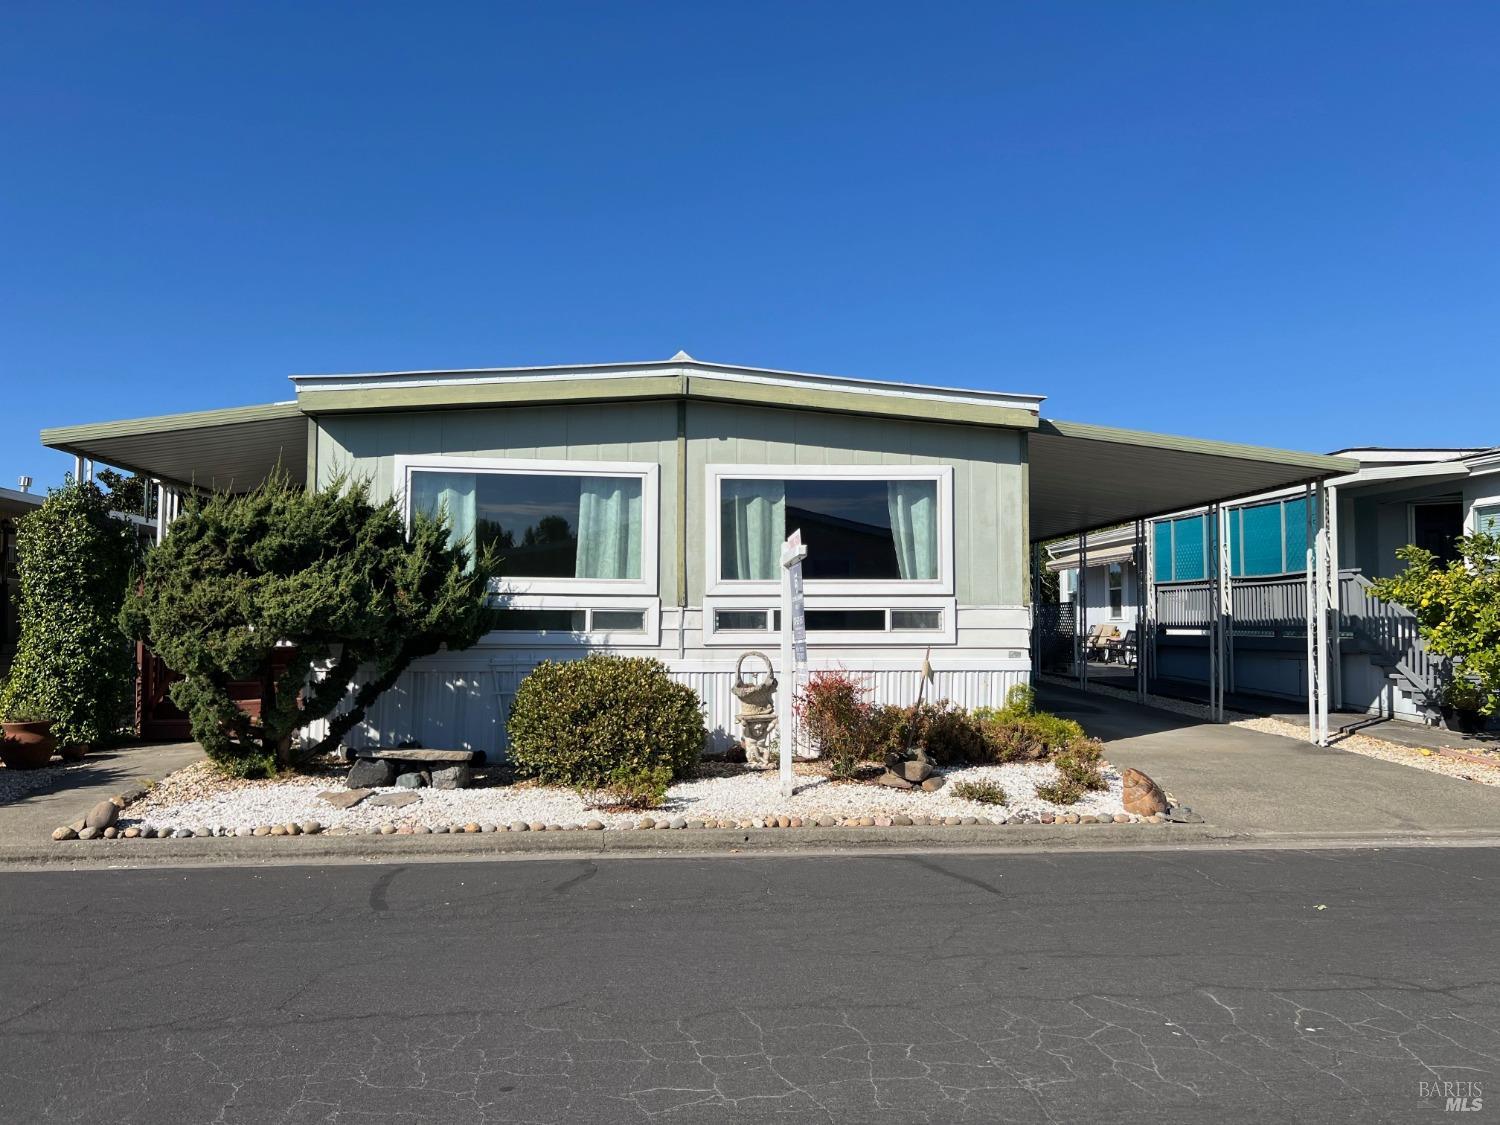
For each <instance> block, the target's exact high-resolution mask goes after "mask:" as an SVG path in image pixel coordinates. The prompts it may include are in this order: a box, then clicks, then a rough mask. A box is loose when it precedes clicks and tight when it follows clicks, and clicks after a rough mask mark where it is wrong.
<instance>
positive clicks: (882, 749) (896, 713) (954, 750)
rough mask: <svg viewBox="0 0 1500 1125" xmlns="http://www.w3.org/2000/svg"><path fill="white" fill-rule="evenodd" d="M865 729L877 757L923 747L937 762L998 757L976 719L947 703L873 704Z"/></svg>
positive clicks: (973, 760)
mask: <svg viewBox="0 0 1500 1125" xmlns="http://www.w3.org/2000/svg"><path fill="white" fill-rule="evenodd" d="M867 729H868V731H869V736H868V740H867V741H868V742H869V744H870V747H871V750H872V751H873V753H874V755H875V756H876V757H884V756H887V755H890V754H898V755H899V754H902V753H904V752H905V751H906V750H907V748H908V747H922V748H923V749H925V750H926V751H927V755H928V757H930V758H931V759H932V760H933V761H934V762H936V763H937V764H938V765H953V764H956V763H959V762H976V763H984V762H992V761H996V760H997V759H996V758H995V754H994V749H993V747H992V746H991V745H990V744H989V740H988V739H987V737H986V735H985V731H984V726H983V724H982V723H981V722H980V721H979V720H978V718H976V716H975V715H974V714H973V713H971V712H968V711H964V710H961V709H960V708H958V707H955V706H953V704H951V703H947V702H944V703H923V704H921V705H919V706H916V707H894V706H883V707H874V708H872V709H871V713H870V716H869V722H868V727H867Z"/></svg>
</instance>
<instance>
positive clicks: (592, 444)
mask: <svg viewBox="0 0 1500 1125" xmlns="http://www.w3.org/2000/svg"><path fill="white" fill-rule="evenodd" d="M318 423H319V430H320V433H319V439H318V443H317V452H318V476H317V480H318V484H319V486H320V487H321V486H322V485H325V484H327V483H328V481H329V480H330V479H331V478H332V477H333V476H334V474H336V473H341V472H342V473H345V474H347V475H350V476H357V477H366V478H369V479H370V480H372V481H373V482H374V491H375V495H376V496H378V497H385V496H389V495H390V494H391V490H392V487H393V482H394V465H393V462H394V458H395V457H396V455H398V454H426V453H442V454H449V455H451V456H456V457H495V458H520V459H536V460H554V461H632V462H639V463H642V464H648V465H660V466H661V479H660V484H661V497H660V502H661V524H660V531H661V541H662V544H663V549H662V552H661V572H660V583H661V585H660V593H661V594H662V596H663V597H665V598H668V599H672V597H673V594H674V592H675V591H676V589H677V564H676V550H675V543H676V538H677V522H676V520H677V505H676V503H675V500H674V498H675V497H676V495H677V457H676V448H677V410H676V406H675V404H674V403H672V402H668V401H658V402H627V403H612V404H610V405H608V406H596V405H590V406H533V407H507V408H501V409H484V410H431V411H423V412H417V413H410V414H405V413H385V414H345V415H335V416H324V417H320V418H319V419H318Z"/></svg>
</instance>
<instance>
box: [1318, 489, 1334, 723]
mask: <svg viewBox="0 0 1500 1125" xmlns="http://www.w3.org/2000/svg"><path fill="white" fill-rule="evenodd" d="M1329 555H1330V551H1329V543H1328V490H1327V489H1326V488H1325V487H1324V486H1323V484H1322V482H1321V481H1320V482H1319V483H1318V540H1317V558H1318V607H1317V608H1318V745H1319V746H1327V745H1328V696H1329V694H1330V693H1329V690H1328V679H1329V676H1330V675H1331V673H1332V661H1331V660H1329V657H1328V604H1329V597H1328V593H1329V587H1330V586H1332V584H1333V583H1332V573H1333V568H1332V565H1331V561H1332V560H1331V559H1330V558H1329Z"/></svg>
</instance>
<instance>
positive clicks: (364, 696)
mask: <svg viewBox="0 0 1500 1125" xmlns="http://www.w3.org/2000/svg"><path fill="white" fill-rule="evenodd" d="M448 539H449V535H448V528H447V525H446V523H445V522H444V521H442V520H437V519H427V518H424V517H421V516H418V517H416V518H414V519H413V520H412V521H411V526H410V528H409V529H408V526H407V522H406V520H405V518H404V517H403V515H402V512H401V508H400V505H399V503H398V502H397V500H396V499H393V498H388V499H385V500H381V501H376V500H373V499H372V498H371V496H370V489H369V485H368V484H366V483H355V484H352V485H349V486H348V487H345V484H344V482H343V481H342V480H335V481H333V482H331V483H330V484H329V485H328V486H327V487H325V488H323V489H321V490H319V491H317V492H308V491H306V490H305V489H303V487H302V486H301V485H300V484H295V483H293V482H292V481H291V480H289V479H288V478H287V477H285V476H281V475H276V476H272V477H271V478H270V479H268V480H267V481H265V482H264V483H263V484H261V485H260V486H259V487H257V488H255V489H254V490H252V491H251V492H248V493H245V494H243V495H238V496H231V495H225V494H217V495H213V496H207V497H192V498H190V499H189V500H188V502H187V505H186V507H185V508H184V510H183V512H182V514H181V515H180V516H179V517H178V518H177V519H176V520H175V521H173V523H172V527H171V531H170V533H169V534H168V535H167V537H166V539H165V540H164V541H163V542H162V543H161V545H160V546H158V547H156V548H155V549H153V550H152V551H151V552H150V554H149V555H148V556H147V560H146V572H145V580H144V582H143V583H142V584H141V586H140V588H139V589H138V590H137V591H135V592H133V593H132V594H131V596H130V597H129V598H128V599H127V600H126V603H125V607H124V609H123V611H122V613H121V621H122V622H124V624H125V627H126V628H127V629H128V630H129V631H130V632H132V633H134V634H135V635H136V636H137V637H139V638H140V639H141V640H144V641H145V642H146V643H147V644H148V645H150V646H151V648H152V650H153V651H155V653H156V654H157V655H158V656H160V657H161V659H162V661H163V662H164V663H165V664H166V665H167V667H168V668H171V669H172V670H173V671H174V672H176V673H178V674H179V675H180V676H181V677H182V679H181V680H179V681H178V682H177V683H175V684H173V685H172V687H171V696H172V702H174V703H176V704H177V706H179V707H181V708H182V709H183V710H184V711H186V712H187V713H188V717H189V719H190V720H191V722H192V727H193V737H194V738H195V739H197V741H198V742H199V743H201V744H202V746H203V749H204V750H205V751H206V752H207V754H208V756H209V757H210V758H212V759H213V760H214V761H215V762H217V763H218V764H219V765H220V766H221V767H223V768H224V769H226V770H227V771H229V772H231V773H236V774H239V775H241V776H245V777H253V776H258V775H261V774H266V773H270V772H274V771H275V770H276V769H277V768H278V767H283V766H294V765H298V764H300V763H301V762H303V761H306V760H308V759H311V758H313V757H315V756H317V755H320V754H324V753H327V752H329V751H331V750H334V749H335V748H337V746H338V745H339V743H340V741H341V740H342V739H343V737H344V735H346V734H347V733H348V732H349V731H350V730H352V729H353V728H354V727H356V726H358V725H359V723H360V722H361V721H362V720H363V719H364V717H365V714H366V713H367V711H368V709H369V708H370V706H371V705H372V704H373V703H374V702H375V700H376V699H377V698H379V696H380V695H381V694H382V693H383V692H385V691H387V690H389V689H390V688H391V687H393V686H394V685H395V683H396V681H397V680H398V679H399V678H400V676H401V673H402V672H404V671H405V670H406V669H407V667H408V666H410V664H411V662H412V661H413V660H416V659H418V658H419V657H423V656H430V655H432V654H433V653H436V652H437V651H439V650H440V649H442V648H443V647H445V646H446V647H447V648H448V649H449V650H450V651H453V650H458V649H464V648H468V647H469V646H470V645H473V644H474V643H475V642H477V641H478V640H479V638H480V637H481V636H483V635H484V632H485V629H486V625H487V621H488V616H487V611H486V610H485V608H484V599H485V596H486V591H487V588H488V582H489V578H490V577H491V576H493V575H494V574H495V573H496V564H495V559H494V557H493V555H491V554H489V553H481V554H480V556H479V557H478V558H474V557H472V556H471V555H470V553H469V551H468V550H467V549H466V548H465V547H464V546H463V545H461V544H458V545H455V544H450V543H449V541H448ZM283 644H286V645H290V646H292V647H291V649H290V652H291V654H292V655H291V658H290V659H289V660H286V661H284V662H281V661H277V662H276V663H275V664H273V658H274V657H276V656H277V655H278V652H277V650H278V648H279V647H280V646H281V645H283ZM286 651H288V650H286V649H282V654H284V653H285V652H286ZM314 666H320V667H321V670H322V676H321V678H320V679H316V680H313V679H312V677H311V675H310V674H311V672H312V669H313V668H314ZM276 669H279V670H276ZM245 680H258V681H260V682H261V683H262V684H263V685H264V688H263V696H264V698H265V702H264V704H263V706H262V707H261V710H260V714H259V716H257V717H252V716H250V715H248V714H246V713H245V711H244V710H243V709H242V708H241V707H240V706H239V704H238V702H237V701H236V700H235V698H234V696H233V695H232V694H231V692H230V690H229V685H230V684H231V683H233V682H234V681H245ZM318 719H326V720H327V726H326V733H325V734H324V736H323V738H322V739H321V740H320V741H318V742H317V743H316V744H314V745H310V746H305V747H300V748H296V749H294V748H293V745H292V736H293V734H294V733H295V732H296V731H298V730H299V729H301V728H302V727H304V726H306V725H307V724H308V723H311V722H313V721H315V720H318Z"/></svg>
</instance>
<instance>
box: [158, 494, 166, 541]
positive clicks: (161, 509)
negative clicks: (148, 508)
mask: <svg viewBox="0 0 1500 1125" xmlns="http://www.w3.org/2000/svg"><path fill="white" fill-rule="evenodd" d="M166 537H167V486H166V485H165V484H163V483H162V482H161V481H159V480H158V481H157V482H156V544H157V546H161V541H162V540H163V539H165V538H166Z"/></svg>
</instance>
